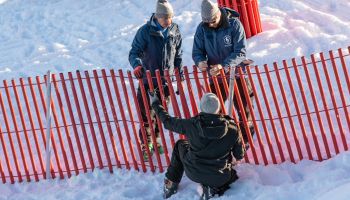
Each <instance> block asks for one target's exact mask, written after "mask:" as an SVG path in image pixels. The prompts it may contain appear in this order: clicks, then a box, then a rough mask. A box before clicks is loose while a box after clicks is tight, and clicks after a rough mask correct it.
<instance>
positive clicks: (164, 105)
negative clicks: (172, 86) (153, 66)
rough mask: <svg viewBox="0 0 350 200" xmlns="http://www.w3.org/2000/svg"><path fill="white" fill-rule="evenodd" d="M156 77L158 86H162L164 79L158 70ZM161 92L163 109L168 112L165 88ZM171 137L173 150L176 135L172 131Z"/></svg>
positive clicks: (160, 89)
mask: <svg viewBox="0 0 350 200" xmlns="http://www.w3.org/2000/svg"><path fill="white" fill-rule="evenodd" d="M156 77H157V83H158V85H162V77H161V76H160V71H159V70H156ZM159 91H160V96H161V98H162V104H163V107H164V109H165V110H166V111H168V105H167V103H166V100H165V93H164V90H163V87H159ZM169 135H170V142H171V148H172V149H173V148H174V145H175V139H174V134H173V132H172V131H169Z"/></svg>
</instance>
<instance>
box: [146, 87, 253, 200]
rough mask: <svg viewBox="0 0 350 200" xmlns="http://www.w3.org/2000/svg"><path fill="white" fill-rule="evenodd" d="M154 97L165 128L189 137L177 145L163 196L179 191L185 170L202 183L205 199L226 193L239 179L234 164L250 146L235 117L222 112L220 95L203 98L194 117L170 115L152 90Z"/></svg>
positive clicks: (155, 107)
mask: <svg viewBox="0 0 350 200" xmlns="http://www.w3.org/2000/svg"><path fill="white" fill-rule="evenodd" d="M150 99H151V105H152V108H153V110H154V111H155V113H156V115H157V116H158V118H159V119H160V121H162V123H163V124H164V127H165V128H166V129H168V130H169V131H173V132H176V133H179V134H181V135H184V136H185V137H186V139H180V140H178V141H177V142H176V144H175V146H174V149H173V152H172V156H171V161H170V165H169V167H168V169H167V172H166V173H165V179H164V187H163V197H164V198H165V199H167V198H169V197H171V196H172V195H174V194H175V193H177V191H178V186H179V184H180V182H181V179H182V176H183V174H184V173H186V176H187V177H188V178H189V179H190V180H192V181H194V182H196V183H199V184H201V186H202V188H203V194H202V196H201V199H208V198H210V197H213V196H222V195H223V194H224V192H225V191H226V190H228V189H229V188H230V184H231V183H233V182H235V181H236V180H237V179H238V176H237V172H236V171H235V170H234V169H233V166H234V165H235V161H237V160H241V159H242V158H243V157H244V155H245V151H246V149H245V147H244V145H243V143H242V139H241V137H242V136H241V131H240V129H238V127H237V124H236V123H235V122H234V120H233V119H232V118H231V117H229V116H227V115H222V114H220V113H219V111H220V102H219V99H218V97H217V96H216V95H215V94H213V93H206V94H204V95H203V97H202V98H201V101H200V109H201V112H200V113H199V114H198V115H196V116H194V117H192V118H190V119H181V118H178V117H172V116H170V115H169V113H168V112H167V111H166V110H165V109H164V107H163V106H162V104H161V102H160V100H159V97H158V96H157V94H155V93H150Z"/></svg>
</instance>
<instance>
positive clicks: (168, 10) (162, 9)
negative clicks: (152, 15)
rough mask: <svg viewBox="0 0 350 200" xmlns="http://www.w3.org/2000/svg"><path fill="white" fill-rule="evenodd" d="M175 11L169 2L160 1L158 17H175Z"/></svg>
mask: <svg viewBox="0 0 350 200" xmlns="http://www.w3.org/2000/svg"><path fill="white" fill-rule="evenodd" d="M173 16H174V10H173V7H172V6H171V4H170V3H169V2H168V1H167V0H158V1H157V6H156V17H168V18H169V17H170V18H171V17H173Z"/></svg>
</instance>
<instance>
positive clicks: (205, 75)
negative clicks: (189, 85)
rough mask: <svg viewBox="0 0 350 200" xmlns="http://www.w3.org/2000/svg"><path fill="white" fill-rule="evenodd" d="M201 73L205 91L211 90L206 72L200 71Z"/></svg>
mask: <svg viewBox="0 0 350 200" xmlns="http://www.w3.org/2000/svg"><path fill="white" fill-rule="evenodd" d="M202 75H203V79H204V85H205V89H206V92H211V88H210V86H209V81H208V74H207V72H206V71H203V72H202Z"/></svg>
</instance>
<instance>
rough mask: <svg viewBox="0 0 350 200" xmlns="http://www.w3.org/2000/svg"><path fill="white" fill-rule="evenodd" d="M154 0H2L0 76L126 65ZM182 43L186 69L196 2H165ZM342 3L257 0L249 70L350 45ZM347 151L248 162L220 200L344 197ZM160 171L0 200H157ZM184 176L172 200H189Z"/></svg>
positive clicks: (93, 179) (348, 182)
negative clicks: (258, 24) (320, 157)
mask: <svg viewBox="0 0 350 200" xmlns="http://www.w3.org/2000/svg"><path fill="white" fill-rule="evenodd" d="M154 2H155V1H154V0H152V1H150V0H133V1H131V0H118V1H112V0H99V1H98V0H84V1H83V0H75V1H71V0H46V1H44V0H36V1H23V0H0V24H1V32H0V44H1V46H0V80H2V79H9V78H17V77H27V76H35V75H42V74H45V73H46V70H51V71H53V72H68V71H74V70H78V69H79V70H91V69H98V68H105V67H107V68H125V69H130V67H129V63H128V59H127V58H128V51H129V49H130V45H131V41H132V39H133V36H134V34H135V32H136V30H137V28H138V27H140V26H141V25H142V24H143V23H144V22H146V21H147V20H148V19H149V17H150V13H151V12H153V11H154V8H155V6H154ZM171 2H172V4H173V7H174V10H175V12H176V17H175V19H174V21H175V22H177V23H178V24H179V25H180V28H181V32H182V34H183V38H184V63H185V64H186V65H189V66H190V65H192V63H193V62H192V59H191V50H192V40H193V35H194V32H195V29H196V26H197V24H198V23H199V22H200V3H201V1H200V0H194V1H188V0H172V1H171ZM349 10H350V1H349V0H337V1H336V0H323V1H317V0H304V1H301V0H283V1H279V0H261V1H260V11H261V17H262V23H263V29H264V32H263V33H261V34H259V35H258V36H255V37H253V38H251V39H249V40H248V55H249V57H250V58H252V59H254V60H255V61H256V64H257V65H262V64H265V63H268V64H270V63H272V62H273V61H281V60H283V59H289V58H291V57H299V56H302V55H306V56H308V55H309V54H311V53H314V52H320V51H328V50H330V49H337V48H343V47H347V46H349V45H350V16H349V14H348V12H349ZM349 169H350V153H349V152H347V153H343V154H341V155H338V156H336V157H334V158H332V159H331V160H328V161H324V162H322V163H319V162H312V161H302V162H300V163H298V164H297V165H294V164H291V163H284V164H281V165H270V166H254V165H249V164H241V165H239V166H237V171H238V174H239V176H240V177H241V178H240V179H239V180H238V181H237V182H236V183H234V184H233V185H232V188H231V189H230V190H229V191H227V193H226V194H225V197H222V198H220V199H262V200H265V199H283V200H285V199H287V200H288V199H291V200H295V199H298V200H299V199H321V200H328V199H337V200H338V199H340V200H341V199H349V196H350V172H349ZM163 177H164V174H151V173H147V174H143V173H140V172H135V171H126V170H115V174H113V175H110V174H109V173H108V171H104V170H103V171H100V170H95V171H94V172H93V173H89V174H83V175H80V176H78V177H72V178H71V179H69V180H63V181H61V180H53V181H50V182H46V181H41V182H39V183H21V184H18V183H16V184H15V185H8V184H7V185H0V199H161V192H162V182H163ZM198 190H199V187H198V185H197V184H196V183H193V182H191V181H190V180H188V179H187V178H186V177H185V178H184V179H183V182H181V185H180V188H179V193H178V194H176V195H174V197H173V198H172V199H197V198H198Z"/></svg>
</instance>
